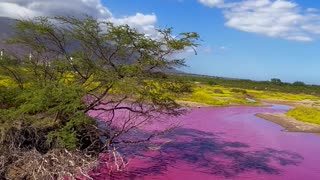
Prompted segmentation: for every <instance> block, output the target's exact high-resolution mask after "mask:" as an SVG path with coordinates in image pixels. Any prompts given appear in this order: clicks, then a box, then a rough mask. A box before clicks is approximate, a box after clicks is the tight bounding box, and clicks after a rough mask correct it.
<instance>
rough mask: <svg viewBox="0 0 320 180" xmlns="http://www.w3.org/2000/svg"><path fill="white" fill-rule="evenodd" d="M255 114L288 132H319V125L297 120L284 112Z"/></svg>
mask: <svg viewBox="0 0 320 180" xmlns="http://www.w3.org/2000/svg"><path fill="white" fill-rule="evenodd" d="M256 116H258V117H260V118H262V119H265V120H268V121H271V122H273V123H276V124H278V125H280V126H282V127H284V128H285V129H286V130H287V131H289V132H307V133H320V126H319V125H316V124H311V123H306V122H301V121H297V120H295V119H294V118H291V117H288V116H287V115H285V114H256Z"/></svg>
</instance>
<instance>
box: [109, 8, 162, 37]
mask: <svg viewBox="0 0 320 180" xmlns="http://www.w3.org/2000/svg"><path fill="white" fill-rule="evenodd" d="M110 21H111V22H113V23H114V24H116V25H122V24H128V25H129V26H131V27H133V28H136V29H137V30H139V31H140V32H144V33H146V34H147V35H150V36H156V35H157V31H155V24H156V22H157V16H156V15H155V14H151V15H144V14H141V13H136V15H134V16H126V17H123V18H111V19H110Z"/></svg>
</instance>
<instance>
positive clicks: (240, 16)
mask: <svg viewBox="0 0 320 180" xmlns="http://www.w3.org/2000/svg"><path fill="white" fill-rule="evenodd" d="M199 1H200V2H202V3H203V4H205V3H204V2H205V1H206V2H207V3H208V2H209V0H199ZM212 2H214V1H212ZM205 5H206V4H205ZM207 6H209V5H207ZM210 7H217V8H220V9H222V10H223V14H224V17H225V18H226V23H225V25H226V26H228V27H230V28H234V29H238V30H241V31H245V32H250V33H256V34H261V35H265V36H269V37H273V38H282V39H286V40H292V41H300V42H309V41H313V40H314V39H315V38H316V36H317V35H320V14H318V13H317V10H316V9H313V8H308V9H303V8H302V7H300V6H299V5H298V4H297V3H295V2H292V1H289V0H242V1H240V2H222V3H220V4H218V5H217V4H216V5H214V3H211V6H210Z"/></svg>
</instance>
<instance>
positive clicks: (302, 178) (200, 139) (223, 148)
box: [95, 106, 320, 180]
mask: <svg viewBox="0 0 320 180" xmlns="http://www.w3.org/2000/svg"><path fill="white" fill-rule="evenodd" d="M285 111H286V107H282V106H276V107H273V108H262V107H226V108H201V109H194V110H192V111H191V112H190V113H189V114H187V115H185V116H182V117H179V119H175V120H174V121H177V122H180V123H181V127H180V128H177V129H176V130H174V131H173V132H171V133H169V134H167V135H164V136H162V137H161V138H160V139H158V141H157V142H161V140H162V141H163V142H167V143H163V144H162V146H161V148H159V149H157V150H150V148H148V147H149V146H150V145H147V144H144V145H141V144H140V145H136V146H130V147H125V148H123V149H122V150H121V151H122V153H123V154H124V155H126V157H128V159H130V161H129V166H128V167H127V169H126V170H125V171H124V172H121V173H116V174H114V175H113V176H112V177H110V176H108V175H107V173H102V174H100V175H99V176H96V177H95V179H101V180H102V179H148V180H149V179H152V180H170V179H172V180H207V179H248V180H251V179H252V180H259V179H263V180H266V179H270V180H278V179H279V180H283V179H288V180H318V179H319V180H320V166H319V165H320V154H319V153H320V136H318V135H314V134H307V133H290V132H285V131H284V130H283V128H282V127H280V126H278V125H275V124H273V123H271V122H268V121H265V120H262V119H260V118H258V117H256V116H255V114H256V113H263V112H285ZM158 145H159V144H158ZM101 172H103V170H101Z"/></svg>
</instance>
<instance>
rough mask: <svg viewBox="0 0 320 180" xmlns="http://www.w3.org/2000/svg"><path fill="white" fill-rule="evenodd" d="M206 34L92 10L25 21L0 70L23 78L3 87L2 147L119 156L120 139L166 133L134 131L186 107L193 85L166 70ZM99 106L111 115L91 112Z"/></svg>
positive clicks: (181, 63) (136, 139)
mask: <svg viewBox="0 0 320 180" xmlns="http://www.w3.org/2000/svg"><path fill="white" fill-rule="evenodd" d="M198 39H199V36H198V34H197V33H193V32H191V33H180V34H179V36H175V37H174V36H173V35H172V28H169V29H162V30H161V29H160V30H158V36H157V37H149V36H146V35H145V34H142V33H139V32H138V31H137V30H135V29H133V28H131V27H129V26H128V25H121V26H115V25H114V24H112V23H110V22H103V21H98V20H96V19H94V18H92V17H88V16H86V17H84V18H81V19H79V18H74V17H53V18H48V17H38V18H35V19H33V20H19V21H18V22H17V26H16V35H15V36H14V37H13V38H11V39H10V40H8V43H10V44H11V45H12V46H13V47H14V49H15V51H13V52H14V53H11V54H9V55H8V56H6V57H4V58H2V60H1V62H0V68H1V69H0V75H2V76H3V77H6V78H8V79H10V80H13V81H14V82H15V83H14V84H12V85H10V86H9V87H1V88H0V90H1V91H0V92H1V94H0V100H1V99H2V101H1V102H0V103H1V104H2V105H1V106H0V107H5V108H2V109H0V111H1V112H0V114H1V115H0V126H1V130H0V134H1V137H0V140H1V142H0V143H1V149H2V151H1V150H0V152H1V153H3V152H4V151H5V150H7V149H8V147H9V146H10V147H14V148H16V149H18V151H19V150H20V151H28V152H30V151H31V150H33V149H34V148H35V149H36V150H37V152H40V153H43V154H48V153H50V152H52V150H55V149H67V150H68V151H72V152H75V150H80V151H81V152H82V153H87V154H88V153H89V154H90V155H92V156H93V157H95V158H97V157H98V154H99V153H101V152H103V153H108V152H112V153H113V154H114V155H115V156H114V159H113V160H115V159H117V158H116V153H115V149H116V147H117V146H118V145H119V144H123V143H139V142H144V141H148V140H150V139H151V138H152V137H154V136H155V135H157V134H159V133H161V132H156V133H151V134H149V135H148V136H147V137H143V138H141V137H139V136H135V135H134V134H132V132H135V131H137V130H139V129H140V128H141V127H142V126H144V125H145V124H147V123H151V122H154V121H156V120H157V117H158V116H164V115H168V116H177V115H180V114H181V113H183V111H182V110H181V109H180V106H179V105H178V104H177V103H176V102H175V98H176V97H177V96H179V95H181V94H183V93H185V92H188V91H189V90H190V87H189V86H188V85H187V84H184V83H182V82H180V81H170V80H169V79H166V78H165V76H166V75H165V74H163V73H161V70H163V69H167V68H174V67H179V66H184V65H185V62H184V60H183V59H174V58H173V57H174V56H173V55H174V54H175V53H179V52H181V51H184V50H185V49H186V48H194V47H196V46H197V44H196V41H197V40H198ZM29 52H30V53H29ZM6 54H8V53H6ZM159 74H161V75H159ZM95 112H101V113H103V114H104V117H105V118H104V119H103V120H101V121H97V120H96V119H94V118H93V116H88V114H91V115H92V113H93V114H94V113H95ZM120 117H121V118H120ZM96 118H98V117H96ZM17 124H19V125H17ZM165 130H167V129H165ZM126 134H130V137H131V138H130V139H127V138H125V137H124V135H126ZM102 137H103V138H102ZM101 139H105V140H101ZM20 151H19V152H20ZM115 163H117V162H115ZM11 164H12V163H11ZM117 166H118V164H117ZM8 167H9V165H8ZM8 167H6V168H7V170H8ZM5 172H6V170H3V171H2V173H5ZM31 172H32V171H31ZM52 172H56V171H52ZM69 172H73V170H70V171H69ZM0 173H1V171H0ZM33 173H34V172H33ZM71 174H72V173H71ZM53 175H55V176H57V174H55V173H53ZM58 175H61V174H58ZM64 175H65V174H64ZM42 178H44V177H42Z"/></svg>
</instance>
